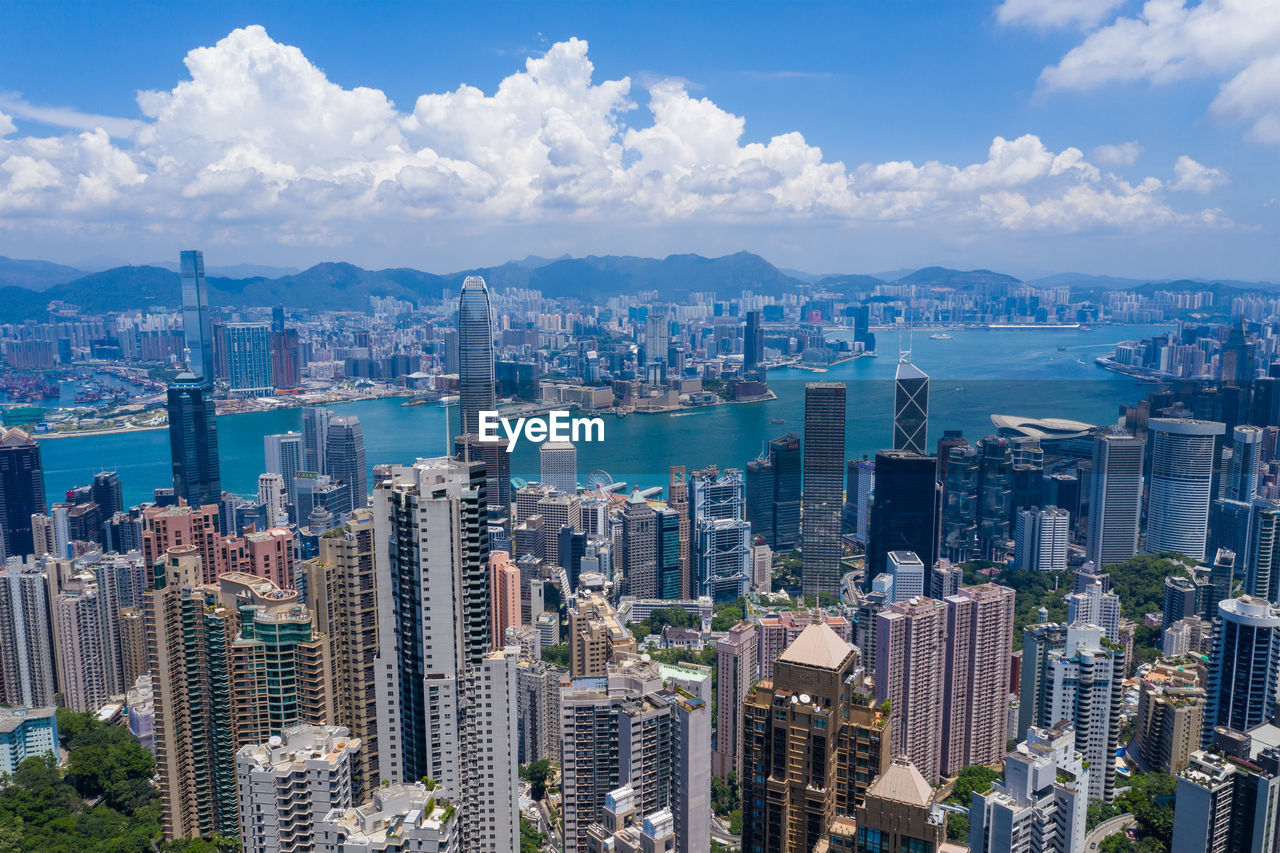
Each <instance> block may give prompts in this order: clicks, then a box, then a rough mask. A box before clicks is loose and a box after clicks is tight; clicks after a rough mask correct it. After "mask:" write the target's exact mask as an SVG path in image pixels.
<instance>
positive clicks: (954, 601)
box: [942, 583, 1014, 776]
mask: <svg viewBox="0 0 1280 853" xmlns="http://www.w3.org/2000/svg"><path fill="white" fill-rule="evenodd" d="M1013 597H1014V592H1013V590H1012V589H1010V588H1009V587H1007V586H1000V585H998V584H994V583H985V584H981V585H980V586H973V587H963V588H961V589H960V591H959V592H958V593H956V594H955V595H953V596H949V597H948V598H947V599H946V604H947V655H946V668H947V689H946V692H945V694H944V696H943V703H942V772H943V773H944V774H946V775H947V776H951V775H953V774H955V773H959V772H960V770H961V768H963V767H968V766H970V765H978V764H985V765H991V764H996V763H998V762H999V761H1000V759H1001V758H1002V757H1003V756H1004V754H1005V742H1006V740H1007V738H1008V736H1009V731H1008V729H1009V726H1008V711H1009V693H1008V684H1009V659H1010V656H1011V654H1012V652H1013Z"/></svg>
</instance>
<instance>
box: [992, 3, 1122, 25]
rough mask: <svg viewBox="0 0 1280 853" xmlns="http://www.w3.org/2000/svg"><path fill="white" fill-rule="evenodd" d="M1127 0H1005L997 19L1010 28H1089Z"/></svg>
mask: <svg viewBox="0 0 1280 853" xmlns="http://www.w3.org/2000/svg"><path fill="white" fill-rule="evenodd" d="M1123 2H1124V0H1004V2H1003V3H1001V4H1000V6H999V7H998V8H997V9H996V20H997V21H999V22H1000V23H1001V24H1004V25H1005V26H1007V27H1013V26H1021V27H1034V28H1036V29H1040V30H1049V29H1058V28H1061V27H1078V28H1080V29H1089V28H1091V27H1094V26H1097V25H1098V23H1100V22H1101V21H1102V20H1103V19H1105V18H1106V17H1107V16H1108V15H1110V14H1111V12H1112V11H1114V10H1115V8H1116V7H1117V6H1119V5H1121V4H1122V3H1123Z"/></svg>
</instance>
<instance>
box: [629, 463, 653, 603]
mask: <svg viewBox="0 0 1280 853" xmlns="http://www.w3.org/2000/svg"><path fill="white" fill-rule="evenodd" d="M622 566H623V576H624V577H625V578H626V579H627V589H628V591H629V592H630V594H631V595H634V596H636V597H637V598H660V597H661V596H660V593H661V591H662V590H661V588H660V586H659V577H658V522H657V517H656V515H655V514H654V511H653V507H651V506H649V504H648V502H647V501H645V499H644V498H643V497H642V496H641V495H640V490H639V489H638V488H637V489H635V490H633V491H632V492H631V496H630V497H628V498H627V501H626V503H625V504H624V505H623V507H622Z"/></svg>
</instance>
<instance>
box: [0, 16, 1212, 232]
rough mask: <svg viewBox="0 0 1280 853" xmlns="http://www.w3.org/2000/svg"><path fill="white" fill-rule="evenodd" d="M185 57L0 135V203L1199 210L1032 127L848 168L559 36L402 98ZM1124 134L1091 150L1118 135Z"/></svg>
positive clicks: (720, 212)
mask: <svg viewBox="0 0 1280 853" xmlns="http://www.w3.org/2000/svg"><path fill="white" fill-rule="evenodd" d="M186 65H187V69H188V71H189V73H190V79H188V80H184V81H182V82H180V83H178V84H177V85H176V86H174V87H173V88H172V89H170V90H168V91H152V92H142V93H139V96H138V103H139V106H140V107H141V109H142V113H143V115H144V116H145V117H146V120H145V122H143V123H142V125H141V127H139V128H138V129H136V130H135V131H134V133H133V135H132V139H131V141H130V143H129V144H116V143H113V142H112V140H111V139H110V138H109V137H108V135H107V132H106V131H104V130H93V131H89V132H85V133H81V134H72V135H66V136H63V137H57V138H52V139H48V138H37V137H30V136H14V135H13V133H12V130H10V131H9V132H8V135H4V134H0V223H3V224H5V225H7V226H10V227H23V228H28V229H31V228H38V227H42V228H67V227H69V226H74V225H76V224H81V225H83V224H90V223H91V224H95V225H96V226H100V227H103V228H114V229H118V230H120V231H122V232H123V231H128V230H129V229H146V230H147V231H149V232H153V233H155V232H158V233H165V232H173V233H188V232H189V230H190V229H191V228H193V227H195V228H199V229H201V230H202V231H203V232H204V233H211V234H215V235H217V237H218V238H219V239H223V240H227V241H235V240H237V239H241V240H262V239H270V240H272V241H274V242H276V243H278V244H284V245H292V244H317V245H332V244H333V243H335V242H339V241H343V240H351V241H354V240H365V241H375V242H376V241H388V240H391V239H393V238H392V237H390V236H389V235H391V234H396V235H404V234H406V233H409V232H415V233H416V235H417V237H418V238H419V239H421V236H422V235H421V226H419V225H414V224H413V223H421V222H424V221H430V222H432V223H433V224H432V225H431V226H430V228H429V229H428V230H429V231H430V232H431V236H430V239H434V240H442V239H447V235H448V234H449V233H454V231H456V230H457V229H470V231H468V233H473V232H474V230H475V229H477V228H481V229H483V228H486V227H490V226H499V225H501V224H503V223H528V224H533V223H536V224H541V225H544V226H559V225H564V226H571V227H576V226H579V225H587V224H589V225H592V226H596V225H599V224H600V223H613V224H614V225H615V226H642V225H662V226H667V225H676V226H678V227H687V226H697V225H705V224H720V225H727V226H733V227H736V226H737V225H756V226H764V227H771V226H781V225H787V226H793V227H794V226H796V225H798V224H802V223H806V222H809V223H815V224H817V223H823V224H831V223H837V224H839V223H847V224H856V223H875V222H889V223H900V224H907V225H928V226H930V227H936V228H938V229H950V230H953V231H955V230H958V231H966V232H969V233H975V234H984V233H986V232H988V231H990V230H991V229H996V230H1000V229H1004V230H1012V231H1036V230H1046V231H1051V232H1054V233H1058V232H1062V231H1083V230H1088V229H1094V228H1111V229H1141V228H1144V227H1148V226H1151V225H1163V224H1169V223H1179V224H1182V225H1185V226H1187V227H1199V226H1200V225H1201V224H1203V222H1204V218H1203V215H1202V213H1201V212H1199V211H1189V212H1180V211H1177V210H1175V209H1174V208H1173V207H1172V206H1170V204H1169V202H1168V198H1167V195H1166V189H1165V187H1164V186H1163V185H1162V183H1161V182H1160V181H1158V180H1156V179H1155V178H1147V179H1145V180H1143V181H1140V182H1138V183H1128V182H1125V181H1122V180H1120V179H1118V178H1117V177H1115V176H1114V175H1111V174H1108V173H1104V172H1103V171H1101V170H1100V169H1099V168H1098V167H1097V166H1095V165H1094V164H1093V163H1091V162H1089V160H1087V159H1086V158H1085V156H1084V154H1083V153H1082V152H1081V151H1080V150H1078V149H1076V148H1070V147H1068V148H1065V149H1063V150H1060V151H1054V150H1051V149H1049V148H1048V147H1047V146H1045V145H1044V143H1043V142H1042V141H1041V140H1040V139H1039V138H1038V137H1036V136H1034V135H1031V134H1026V135H1023V136H1021V137H1018V138H1016V139H1005V138H1002V137H997V138H996V139H995V140H993V142H992V143H991V146H990V148H989V150H988V151H987V155H986V158H985V159H984V160H983V161H981V162H977V163H972V164H968V165H949V164H944V163H940V162H937V161H929V162H925V163H923V164H921V165H918V166H917V165H916V164H914V163H912V162H907V161H904V162H886V163H866V164H861V165H858V166H856V167H853V168H849V167H846V165H845V164H844V163H842V162H839V161H836V160H830V159H827V158H826V157H824V156H823V152H822V150H821V149H820V148H818V147H817V146H815V145H812V144H810V143H809V142H808V141H807V140H806V139H805V138H804V137H803V136H802V135H801V134H800V133H799V132H790V133H783V134H780V135H778V136H775V137H773V138H771V139H768V140H766V141H750V140H749V139H746V138H744V137H746V131H747V119H746V118H745V117H743V116H739V115H734V114H732V113H730V112H728V111H726V110H724V109H722V108H721V107H720V106H718V105H717V104H716V103H714V102H713V101H712V100H711V99H710V98H705V97H694V96H691V95H690V94H689V90H688V86H687V85H686V84H684V83H683V82H682V81H679V80H672V79H667V80H662V81H655V82H652V83H650V84H649V85H648V86H645V87H637V88H638V91H633V85H632V81H631V80H630V79H629V78H626V77H624V78H622V79H618V80H603V81H599V82H596V81H595V80H593V74H594V67H593V65H592V63H591V61H590V59H589V58H588V56H587V43H586V42H585V41H581V40H578V39H570V40H568V41H564V42H560V43H557V44H555V45H552V46H551V47H550V48H549V49H548V50H547V51H546V53H545V54H544V55H542V56H537V57H532V58H529V59H527V60H526V62H525V66H524V69H523V70H522V71H519V72H517V73H513V74H511V75H510V76H508V77H507V78H506V79H505V80H503V81H502V82H501V83H500V84H499V86H498V87H497V89H496V90H495V91H493V92H492V93H488V94H487V93H485V92H483V91H481V90H480V89H478V88H475V87H473V86H468V85H462V86H459V87H458V88H457V89H455V90H453V91H451V92H443V93H435V94H431V93H429V94H424V95H421V96H420V97H418V98H417V100H416V102H415V103H414V104H413V105H412V108H411V109H410V110H408V111H404V110H402V109H401V108H398V107H397V106H396V105H395V104H393V103H392V102H391V101H390V99H388V98H387V96H386V95H385V94H384V93H383V92H381V91H379V90H377V89H372V88H365V87H356V88H352V89H347V88H343V87H342V86H339V85H338V84H336V83H334V82H332V81H331V80H329V79H328V78H327V77H326V76H325V75H324V73H323V72H322V71H320V70H319V69H318V68H316V67H315V66H314V65H313V64H312V63H311V62H310V61H309V60H308V59H307V58H306V57H305V56H304V55H303V53H302V52H301V51H300V50H298V49H297V48H295V47H291V46H288V45H282V44H279V43H277V42H275V41H273V40H272V39H271V38H270V37H269V36H268V35H267V33H266V31H265V30H263V29H262V28H261V27H247V28H245V29H239V30H235V31H233V32H232V33H230V34H229V35H228V36H227V37H226V38H224V39H222V40H221V41H219V42H218V43H217V44H215V45H213V46H212V47H203V48H198V49H196V50H193V51H191V52H190V53H189V54H188V55H187V58H186ZM3 129H4V128H3V122H0V130H3ZM1128 145H1136V143H1126V145H1125V146H1113V147H1115V148H1116V149H1117V152H1111V153H1109V154H1108V153H1103V154H1102V156H1101V157H1099V158H1098V159H1099V162H1100V163H1102V164H1103V165H1111V164H1112V163H1114V162H1115V161H1116V159H1117V158H1122V157H1126V156H1129V154H1127V153H1125V152H1124V151H1121V150H1120V149H1124V150H1125V151H1127V150H1128V149H1127V146H1128ZM1135 156H1136V155H1135ZM1108 157H1111V162H1108V160H1107V158H1108ZM1202 168H1203V167H1202ZM1206 172H1208V173H1213V174H1219V173H1215V172H1214V171H1213V170H1206ZM1188 180H1189V181H1191V182H1192V183H1194V182H1195V181H1200V182H1204V181H1206V180H1208V181H1209V182H1210V183H1212V182H1213V181H1214V180H1215V178H1213V177H1211V176H1208V175H1198V176H1193V177H1189V178H1188ZM415 229H416V231H415ZM264 235H266V237H265V238H264Z"/></svg>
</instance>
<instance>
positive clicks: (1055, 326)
mask: <svg viewBox="0 0 1280 853" xmlns="http://www.w3.org/2000/svg"><path fill="white" fill-rule="evenodd" d="M987 328H988V329H1079V330H1080V331H1082V332H1088V331H1091V330H1090V329H1088V328H1085V327H1082V326H1081V325H1080V324H1079V323H988V324H987Z"/></svg>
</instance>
